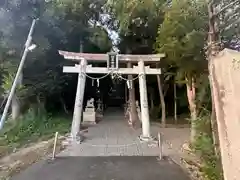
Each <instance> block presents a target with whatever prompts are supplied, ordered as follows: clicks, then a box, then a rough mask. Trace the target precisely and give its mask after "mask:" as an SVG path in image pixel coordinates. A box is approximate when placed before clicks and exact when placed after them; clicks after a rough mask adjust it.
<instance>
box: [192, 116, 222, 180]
mask: <svg viewBox="0 0 240 180" xmlns="http://www.w3.org/2000/svg"><path fill="white" fill-rule="evenodd" d="M210 127H211V122H210V114H209V113H206V114H204V115H203V116H202V117H200V118H198V120H197V121H196V128H197V131H198V135H197V137H196V140H195V142H194V144H193V148H194V150H195V152H196V154H197V155H198V156H199V157H200V158H201V162H202V167H201V171H202V172H203V174H204V176H205V178H206V179H207V180H223V173H222V168H221V161H220V158H219V157H217V156H216V153H215V150H214V149H215V147H214V143H213V138H212V132H211V128H210Z"/></svg>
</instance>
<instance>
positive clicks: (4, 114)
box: [0, 19, 36, 130]
mask: <svg viewBox="0 0 240 180" xmlns="http://www.w3.org/2000/svg"><path fill="white" fill-rule="evenodd" d="M35 24H36V19H34V20H33V22H32V26H31V28H30V31H29V34H28V37H27V41H26V44H25V49H24V52H23V55H22V58H21V61H20V64H19V66H18V70H17V73H16V76H15V79H14V81H13V84H12V87H11V90H10V93H9V96H8V100H7V103H6V105H5V108H4V111H3V114H2V117H1V121H0V130H1V129H2V128H3V125H4V122H5V119H6V117H7V113H8V109H9V106H10V104H11V101H12V98H13V95H14V92H15V90H16V87H17V85H18V79H19V76H20V75H21V72H22V69H23V66H24V63H25V60H26V57H27V54H28V52H29V49H28V48H29V46H30V45H31V42H32V34H33V30H34V27H35Z"/></svg>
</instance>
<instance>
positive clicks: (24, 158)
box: [0, 136, 66, 180]
mask: <svg viewBox="0 0 240 180" xmlns="http://www.w3.org/2000/svg"><path fill="white" fill-rule="evenodd" d="M65 139H66V136H59V137H58V141H57V146H56V154H57V153H59V152H60V151H62V150H64V148H65V146H63V143H62V142H63V141H64V140H65ZM53 144H54V138H52V139H49V140H47V141H42V142H38V143H35V144H33V145H31V146H29V147H26V148H22V149H20V150H19V151H17V152H15V153H12V154H10V155H8V156H6V157H3V158H2V159H0V179H1V180H7V179H10V177H11V176H13V175H14V174H16V173H19V172H20V171H21V170H24V169H26V168H27V167H29V166H30V165H32V164H33V163H35V162H37V161H39V160H42V159H45V158H46V159H47V158H48V157H49V154H51V153H52V151H53Z"/></svg>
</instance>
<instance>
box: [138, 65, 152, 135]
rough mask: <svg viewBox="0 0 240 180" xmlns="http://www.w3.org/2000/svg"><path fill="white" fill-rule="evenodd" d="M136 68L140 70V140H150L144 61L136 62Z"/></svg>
mask: <svg viewBox="0 0 240 180" xmlns="http://www.w3.org/2000/svg"><path fill="white" fill-rule="evenodd" d="M138 68H139V70H140V76H139V91H140V104H141V121H142V135H141V137H140V139H142V140H149V139H151V134H150V118H149V109H148V97H147V84H146V73H145V65H144V61H139V62H138Z"/></svg>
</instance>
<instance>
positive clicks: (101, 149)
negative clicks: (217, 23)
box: [60, 109, 189, 156]
mask: <svg viewBox="0 0 240 180" xmlns="http://www.w3.org/2000/svg"><path fill="white" fill-rule="evenodd" d="M158 132H160V133H161V134H162V139H163V153H164V154H163V155H166V156H176V155H177V154H179V153H180V150H181V146H182V144H183V143H184V142H185V141H186V140H187V139H188V138H189V130H188V129H186V128H179V129H176V128H165V129H163V128H160V126H158V125H156V124H155V125H152V126H151V133H152V136H153V137H155V138H157V134H158ZM140 134H141V129H137V130H134V129H131V128H130V127H129V126H128V124H127V121H126V120H124V117H123V112H121V111H120V112H119V111H116V110H115V109H112V110H109V112H107V113H106V115H105V116H104V120H103V121H101V122H100V123H99V124H97V125H94V126H92V127H89V129H88V132H86V133H85V134H84V136H85V140H84V142H82V143H81V144H77V145H73V146H69V147H68V148H67V149H66V150H65V151H63V152H62V153H61V154H60V156H158V155H159V148H158V147H157V142H156V143H150V144H149V143H146V142H141V141H140V140H139V138H138V136H139V135H140Z"/></svg>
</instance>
